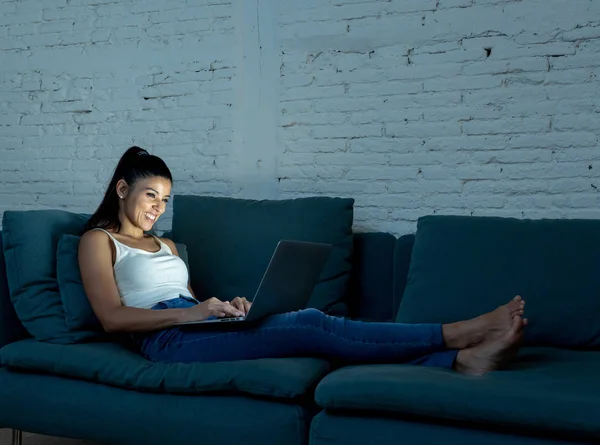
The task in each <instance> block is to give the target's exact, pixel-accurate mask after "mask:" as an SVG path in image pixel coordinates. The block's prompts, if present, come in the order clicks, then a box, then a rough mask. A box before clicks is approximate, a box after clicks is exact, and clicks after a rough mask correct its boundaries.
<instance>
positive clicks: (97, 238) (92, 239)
mask: <svg viewBox="0 0 600 445" xmlns="http://www.w3.org/2000/svg"><path fill="white" fill-rule="evenodd" d="M108 239H109V234H108V233H107V232H106V231H104V230H102V229H90V230H88V231H87V232H85V233H84V234H83V235H82V236H81V241H80V244H82V245H94V246H97V245H99V244H105V243H106V241H107V240H108Z"/></svg>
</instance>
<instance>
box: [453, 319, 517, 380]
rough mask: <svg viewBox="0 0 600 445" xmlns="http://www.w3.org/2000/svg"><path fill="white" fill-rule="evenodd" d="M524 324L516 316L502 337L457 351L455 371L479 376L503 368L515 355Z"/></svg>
mask: <svg viewBox="0 0 600 445" xmlns="http://www.w3.org/2000/svg"><path fill="white" fill-rule="evenodd" d="M526 324H527V319H522V318H521V316H519V315H517V316H515V317H514V318H513V320H512V324H511V327H510V329H509V330H508V331H507V332H505V333H504V334H503V335H502V336H500V337H497V338H495V339H493V340H489V341H485V342H483V343H481V344H480V345H479V346H475V347H474V348H468V349H463V350H462V351H459V352H458V355H457V356H456V364H455V369H456V371H458V372H460V373H463V374H467V375H475V376H481V375H484V374H486V373H488V372H490V371H494V370H496V369H499V368H501V367H502V366H504V365H505V364H506V363H508V362H509V361H511V360H512V359H513V358H514V356H515V355H516V353H517V351H518V349H519V345H520V343H521V339H522V337H523V326H525V325H526Z"/></svg>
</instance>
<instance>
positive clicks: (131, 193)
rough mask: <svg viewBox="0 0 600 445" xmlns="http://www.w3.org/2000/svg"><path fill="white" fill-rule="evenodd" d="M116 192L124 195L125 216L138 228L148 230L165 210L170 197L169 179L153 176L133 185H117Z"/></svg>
mask: <svg viewBox="0 0 600 445" xmlns="http://www.w3.org/2000/svg"><path fill="white" fill-rule="evenodd" d="M117 192H118V193H120V194H121V195H123V196H124V199H123V200H122V201H123V210H124V212H125V216H127V218H128V219H129V220H130V221H131V222H132V223H133V224H134V225H136V226H138V227H139V228H140V229H142V230H144V231H148V230H150V229H151V228H152V226H153V225H154V223H156V221H158V218H160V216H161V215H162V214H163V213H164V212H165V208H166V206H167V202H169V199H170V198H171V181H169V180H168V179H166V178H161V177H159V176H154V177H152V178H146V179H142V180H140V181H138V182H136V183H135V185H134V186H133V187H129V188H124V189H123V188H122V189H119V188H118V187H117Z"/></svg>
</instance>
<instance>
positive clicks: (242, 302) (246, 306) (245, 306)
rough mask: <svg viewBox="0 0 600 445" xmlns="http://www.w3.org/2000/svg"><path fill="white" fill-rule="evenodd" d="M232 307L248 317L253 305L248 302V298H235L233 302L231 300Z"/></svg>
mask: <svg viewBox="0 0 600 445" xmlns="http://www.w3.org/2000/svg"><path fill="white" fill-rule="evenodd" d="M231 305H232V306H233V307H234V308H236V309H237V310H239V311H240V312H243V313H244V314H243V315H246V314H247V313H248V311H249V310H250V306H252V303H250V302H249V301H248V300H246V297H235V298H234V299H233V300H231Z"/></svg>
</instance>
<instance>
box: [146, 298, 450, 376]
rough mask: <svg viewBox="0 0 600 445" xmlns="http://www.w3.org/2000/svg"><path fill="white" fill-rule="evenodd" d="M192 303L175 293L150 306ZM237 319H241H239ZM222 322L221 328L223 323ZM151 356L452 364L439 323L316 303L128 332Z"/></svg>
mask: <svg viewBox="0 0 600 445" xmlns="http://www.w3.org/2000/svg"><path fill="white" fill-rule="evenodd" d="M195 304H197V302H196V301H195V300H193V299H192V298H189V297H184V296H181V297H180V298H174V299H172V300H167V301H162V302H160V303H158V304H156V305H155V306H154V307H153V308H152V309H155V310H161V309H170V308H186V307H191V306H193V305H195ZM242 324H243V323H242ZM223 328H224V329H223ZM134 339H135V340H136V342H137V344H138V346H139V347H140V350H141V353H142V355H143V356H144V357H146V358H147V359H148V360H151V361H155V362H171V363H173V362H179V363H191V362H219V361H229V360H252V359H259V358H278V357H322V358H335V359H338V360H340V361H343V362H347V363H411V364H419V365H424V366H437V367H443V368H452V366H453V364H454V361H455V359H456V354H457V353H458V351H456V350H448V349H446V347H445V344H444V340H443V338H442V326H441V325H440V324H414V325H411V324H400V323H371V322H360V321H352V320H347V319H345V318H340V317H332V316H329V315H325V314H324V313H323V312H321V311H319V310H317V309H304V310H301V311H298V312H288V313H285V314H278V315H273V316H270V317H268V318H265V319H264V320H262V321H261V322H259V323H257V324H252V325H250V326H244V327H242V328H236V327H235V326H233V325H232V324H229V323H227V324H224V325H218V326H215V327H214V328H213V327H212V326H206V325H204V326H193V325H191V326H174V327H171V328H167V329H163V330H160V331H156V332H151V333H145V334H143V335H139V334H136V335H135V336H134Z"/></svg>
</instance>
